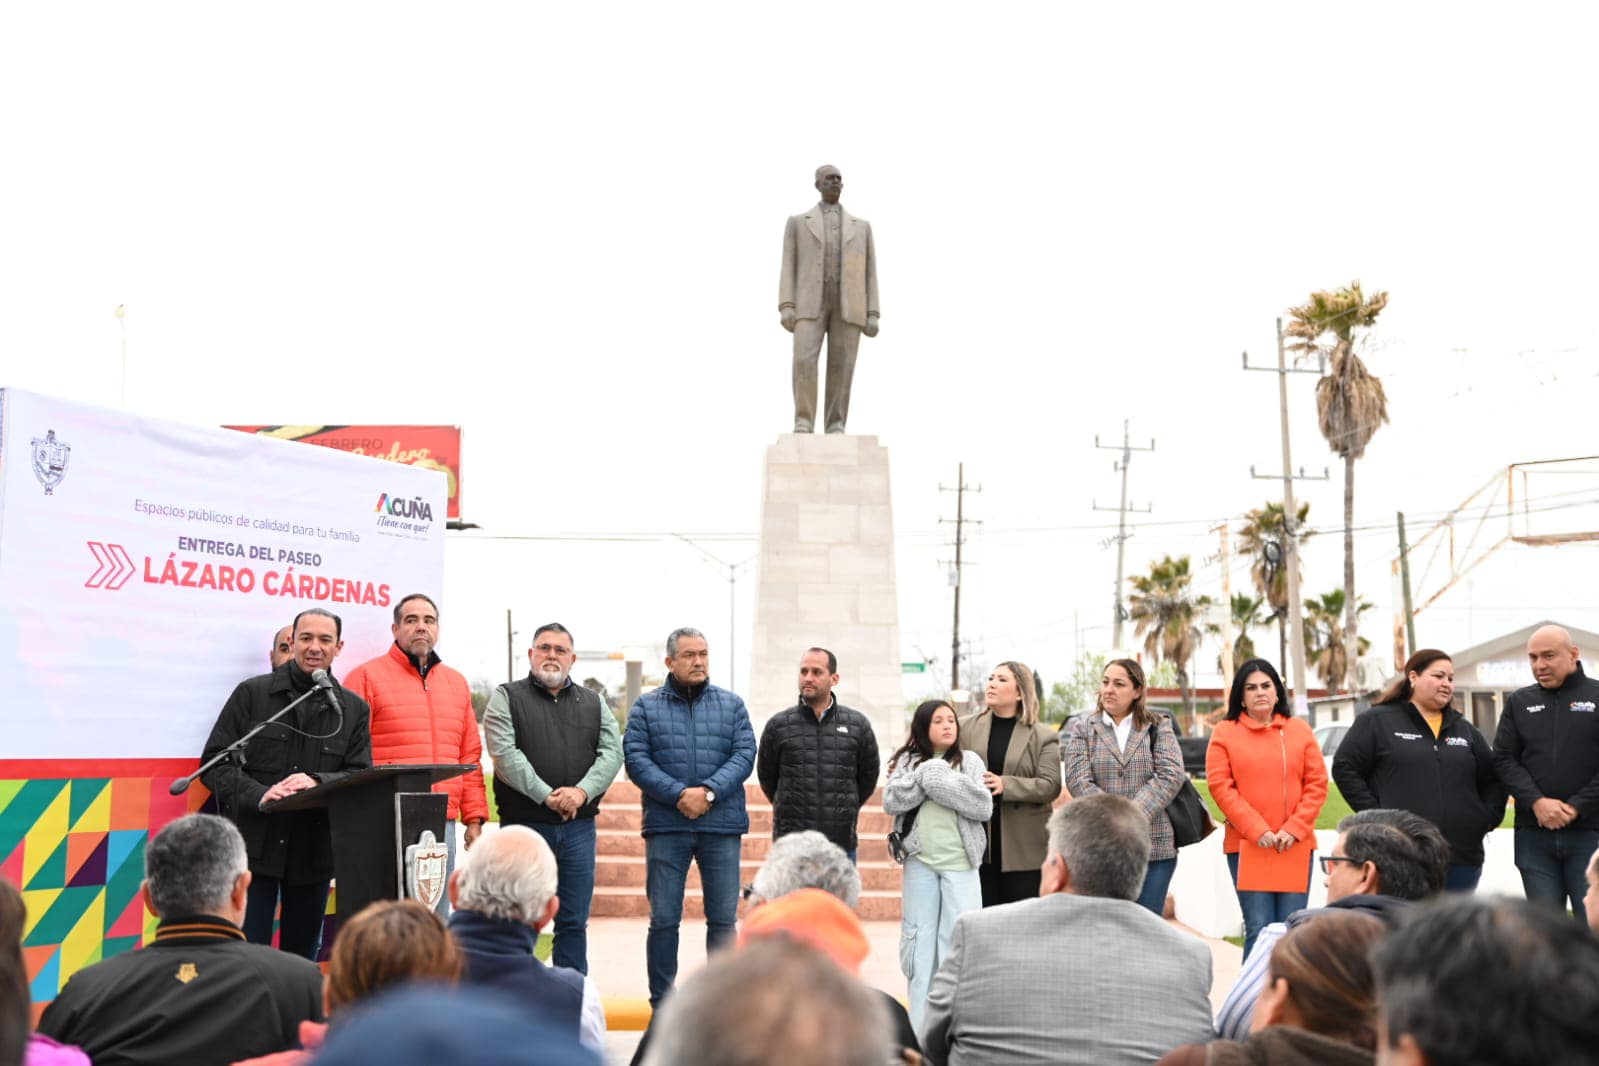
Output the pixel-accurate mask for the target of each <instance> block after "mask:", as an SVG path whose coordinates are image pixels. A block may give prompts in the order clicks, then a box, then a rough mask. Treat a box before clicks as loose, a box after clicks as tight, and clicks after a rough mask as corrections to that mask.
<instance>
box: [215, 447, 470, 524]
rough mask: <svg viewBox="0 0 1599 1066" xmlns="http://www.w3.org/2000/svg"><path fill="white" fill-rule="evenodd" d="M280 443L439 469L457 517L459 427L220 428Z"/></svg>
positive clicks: (459, 476) (450, 515)
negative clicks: (292, 443) (445, 477)
mask: <svg viewBox="0 0 1599 1066" xmlns="http://www.w3.org/2000/svg"><path fill="white" fill-rule="evenodd" d="M222 428H223V429H236V430H238V431H239V432H241V433H256V434H259V435H260V436H263V437H277V438H279V439H280V440H297V441H303V442H304V443H306V444H316V445H319V446H320V447H323V448H334V449H336V450H338V451H341V452H353V453H354V454H356V455H371V456H375V457H377V458H379V459H387V460H389V461H390V462H393V463H404V464H406V465H407V466H420V467H425V468H427V469H429V470H442V471H444V473H445V475H446V476H447V477H448V478H449V479H450V509H449V512H448V516H449V517H450V518H460V517H461V427H460V426H223V427H222Z"/></svg>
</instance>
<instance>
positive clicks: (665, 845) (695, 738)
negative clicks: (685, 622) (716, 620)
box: [622, 629, 755, 1006]
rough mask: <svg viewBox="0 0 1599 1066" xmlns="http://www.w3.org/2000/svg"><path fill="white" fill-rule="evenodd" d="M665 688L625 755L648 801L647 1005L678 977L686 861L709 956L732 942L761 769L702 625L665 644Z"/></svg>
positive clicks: (638, 707)
mask: <svg viewBox="0 0 1599 1066" xmlns="http://www.w3.org/2000/svg"><path fill="white" fill-rule="evenodd" d="M666 668H667V670H668V671H669V672H670V673H669V675H668V677H667V679H666V684H664V685H662V686H661V687H660V688H658V689H656V690H655V691H654V692H647V693H645V694H644V695H642V696H640V697H639V698H638V702H637V703H635V704H633V709H632V710H631V711H629V712H628V716H627V732H626V733H624V734H623V736H622V754H623V756H624V757H625V759H626V761H627V776H628V777H629V778H631V779H632V781H633V783H634V784H635V785H637V786H638V787H639V791H640V792H642V793H643V794H644V795H643V802H644V869H645V882H646V883H645V892H646V894H647V895H648V896H649V900H650V933H649V937H648V939H647V940H646V941H645V947H644V955H645V966H646V968H647V969H648V971H649V978H650V1004H651V1005H652V1006H654V1005H655V1004H658V1003H659V1002H660V1000H661V997H662V996H664V995H665V994H666V993H667V992H668V991H670V989H671V987H672V982H673V981H674V980H675V979H676V977H677V937H678V927H679V926H680V925H681V924H682V921H683V887H684V885H685V883H686V882H687V880H688V865H689V862H690V861H691V860H692V861H694V862H696V863H698V864H699V868H700V885H701V891H702V893H703V896H704V900H705V950H706V953H707V954H709V953H710V952H712V951H715V950H716V949H717V948H719V947H722V946H724V945H726V946H731V944H732V942H733V923H734V920H735V919H736V918H737V916H738V891H739V885H738V881H739V853H740V850H741V849H742V847H743V840H744V834H745V833H746V832H748V831H749V827H750V817H749V812H748V811H746V810H745V809H744V782H745V780H746V779H747V778H748V777H749V776H750V772H751V771H752V770H753V769H754V768H755V730H754V729H753V728H751V726H750V715H749V711H748V710H746V709H745V707H744V701H743V700H742V699H740V698H739V697H738V696H737V695H736V694H735V693H732V692H729V691H728V690H727V689H723V688H717V687H716V686H715V685H713V684H711V682H710V676H711V670H710V652H709V650H708V647H707V645H706V642H705V635H704V634H703V633H701V632H700V631H699V630H697V629H676V630H673V631H672V634H671V636H669V637H667V638H666Z"/></svg>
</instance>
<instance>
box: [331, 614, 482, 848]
mask: <svg viewBox="0 0 1599 1066" xmlns="http://www.w3.org/2000/svg"><path fill="white" fill-rule="evenodd" d="M432 660H433V665H432V666H430V667H428V676H427V680H426V681H424V680H423V679H422V675H421V674H420V673H419V672H418V671H417V668H416V664H415V663H413V662H412V661H411V657H410V656H409V655H407V654H406V653H405V652H404V651H401V650H400V646H399V645H398V644H390V645H389V653H388V654H387V655H380V656H378V657H377V658H376V659H373V660H371V661H369V662H364V663H362V664H361V665H360V666H358V667H356V668H355V669H354V670H352V671H350V674H349V676H348V677H346V678H345V679H344V687H345V688H347V689H349V690H350V691H351V692H354V693H355V694H356V695H358V696H360V697H361V698H362V699H364V700H366V702H367V703H368V704H370V705H371V707H372V762H373V764H375V765H381V764H384V763H452V762H453V763H473V764H481V763H482V761H483V739H482V737H481V736H480V735H479V733H478V728H477V719H476V718H475V717H474V716H473V714H472V688H471V686H470V685H468V684H467V683H466V678H465V677H462V676H461V673H460V671H458V670H452V669H450V668H449V667H448V666H445V665H444V664H443V663H441V662H439V660H438V656H437V655H433V656H432ZM433 791H435V792H443V793H445V794H446V795H448V796H449V797H450V813H449V815H448V817H449V819H450V820H451V821H455V820H457V819H459V820H460V821H462V822H477V821H488V817H489V801H488V796H487V794H486V793H485V792H484V789H483V771H482V770H478V771H477V772H475V773H468V774H463V775H462V776H460V777H452V778H450V779H449V780H448V781H440V782H439V783H438V784H436V785H434V786H433Z"/></svg>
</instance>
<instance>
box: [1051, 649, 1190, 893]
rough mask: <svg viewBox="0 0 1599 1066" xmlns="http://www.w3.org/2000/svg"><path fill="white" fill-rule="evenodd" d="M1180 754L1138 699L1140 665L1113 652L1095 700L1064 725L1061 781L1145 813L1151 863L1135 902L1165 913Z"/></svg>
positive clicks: (1181, 776) (1075, 791)
mask: <svg viewBox="0 0 1599 1066" xmlns="http://www.w3.org/2000/svg"><path fill="white" fill-rule="evenodd" d="M1187 776H1188V775H1187V774H1186V773H1184V772H1183V753H1182V749H1181V748H1179V747H1178V746H1177V734H1176V733H1175V732H1173V731H1172V727H1171V725H1170V723H1169V721H1166V720H1164V719H1163V717H1161V716H1157V715H1155V714H1154V713H1153V712H1152V711H1150V710H1149V708H1147V707H1145V706H1144V668H1143V667H1141V666H1139V665H1138V663H1136V662H1134V661H1133V660H1132V659H1112V660H1111V661H1110V662H1109V663H1107V664H1105V673H1104V674H1103V675H1102V676H1101V678H1100V681H1099V703H1098V705H1097V706H1096V707H1095V708H1094V712H1093V713H1092V714H1080V715H1078V716H1077V717H1076V718H1073V719H1072V720H1071V723H1070V724H1069V725H1068V726H1067V727H1066V788H1067V790H1068V791H1070V792H1071V794H1072V796H1074V797H1078V796H1087V795H1090V794H1092V793H1095V792H1109V793H1111V794H1113V795H1117V796H1125V797H1126V798H1127V799H1130V800H1132V801H1133V802H1134V803H1136V804H1137V805H1138V809H1139V810H1141V811H1143V812H1144V814H1145V815H1146V816H1147V817H1148V818H1149V835H1150V840H1151V846H1150V850H1149V867H1148V869H1147V870H1146V871H1145V873H1144V887H1143V890H1142V891H1141V892H1139V894H1138V903H1139V905H1140V906H1142V907H1145V908H1147V909H1149V910H1150V911H1153V912H1154V913H1155V914H1164V913H1165V910H1166V889H1167V888H1169V887H1170V886H1171V879H1172V874H1174V873H1175V872H1176V871H1177V843H1176V841H1175V839H1174V838H1173V835H1172V828H1171V818H1170V817H1168V816H1167V814H1166V805H1167V804H1168V803H1170V802H1171V801H1172V800H1173V798H1175V797H1176V795H1177V792H1178V790H1179V789H1181V788H1182V787H1183V781H1184V780H1185V779H1186V778H1187Z"/></svg>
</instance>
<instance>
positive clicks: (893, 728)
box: [745, 433, 906, 761]
mask: <svg viewBox="0 0 1599 1066" xmlns="http://www.w3.org/2000/svg"><path fill="white" fill-rule="evenodd" d="M759 558H760V562H759V566H760V570H759V572H758V583H757V586H756V593H755V643H754V652H753V656H752V659H751V672H750V690H749V692H747V693H746V694H745V697H746V702H747V703H748V704H749V709H750V717H751V718H752V719H753V721H754V723H755V733H756V736H757V738H758V737H759V736H760V732H761V728H762V726H764V724H765V723H766V720H767V719H768V718H770V717H771V716H772V715H773V714H774V713H776V712H777V711H780V710H782V709H783V708H785V707H791V706H793V705H794V703H796V702H797V701H798V699H799V661H800V656H801V655H802V654H803V653H804V652H805V649H806V648H809V647H813V646H816V647H823V648H827V649H828V650H829V651H831V652H833V653H834V654H835V655H837V656H838V672H839V675H840V681H839V685H838V688H837V689H836V690H835V691H836V693H837V696H838V699H839V702H841V703H843V704H845V705H846V706H849V707H853V708H855V709H856V710H858V711H860V712H862V713H863V714H865V715H866V716H867V717H868V718H870V719H871V721H872V727H873V729H874V730H875V731H876V733H877V742H878V747H879V749H880V751H881V752H882V755H883V758H884V759H885V761H886V759H887V757H888V754H889V752H891V751H892V750H893V749H894V748H896V747H898V746H899V744H900V743H902V742H903V741H904V739H905V730H906V718H905V708H904V703H905V701H904V696H903V688H902V686H901V683H900V645H899V597H898V594H897V590H896V588H895V578H894V514H893V506H892V504H891V503H890V501H889V479H888V449H887V448H885V447H883V446H882V445H880V444H878V443H877V438H876V437H861V436H854V435H850V434H842V433H839V434H820V433H817V434H808V433H785V434H783V435H782V436H780V437H778V439H777V443H776V444H773V445H772V446H771V447H770V448H768V449H767V450H766V471H765V477H764V479H763V489H762V496H761V542H760V556H759Z"/></svg>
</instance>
